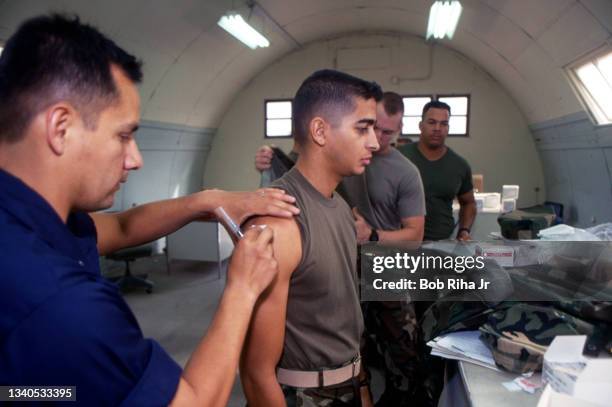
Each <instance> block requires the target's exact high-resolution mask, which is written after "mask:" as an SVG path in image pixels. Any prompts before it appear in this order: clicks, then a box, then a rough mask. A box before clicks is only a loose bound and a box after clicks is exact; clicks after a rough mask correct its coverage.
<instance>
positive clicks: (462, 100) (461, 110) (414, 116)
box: [402, 95, 470, 137]
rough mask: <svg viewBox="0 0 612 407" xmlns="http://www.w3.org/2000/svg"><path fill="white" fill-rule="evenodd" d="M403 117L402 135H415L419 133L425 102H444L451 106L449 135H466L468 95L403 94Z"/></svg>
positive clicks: (468, 108) (468, 110)
mask: <svg viewBox="0 0 612 407" xmlns="http://www.w3.org/2000/svg"><path fill="white" fill-rule="evenodd" d="M403 100H404V117H403V118H402V123H403V126H402V136H404V137H415V136H419V135H420V134H421V130H420V129H419V122H420V121H421V115H422V113H423V107H424V106H425V104H427V103H429V102H431V101H432V100H438V101H440V102H444V103H446V104H447V105H449V106H450V108H451V117H450V121H449V130H448V135H449V136H468V134H469V132H468V129H469V121H470V120H469V118H470V96H469V95H437V97H436V95H431V96H429V95H426V96H404V97H403Z"/></svg>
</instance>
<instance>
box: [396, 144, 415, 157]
mask: <svg viewBox="0 0 612 407" xmlns="http://www.w3.org/2000/svg"><path fill="white" fill-rule="evenodd" d="M397 150H398V151H399V152H400V153H401V154H402V155H404V157H415V156H416V153H417V143H406V144H402V145H401V146H398V147H397Z"/></svg>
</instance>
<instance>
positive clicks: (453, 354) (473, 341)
mask: <svg viewBox="0 0 612 407" xmlns="http://www.w3.org/2000/svg"><path fill="white" fill-rule="evenodd" d="M427 346H429V347H431V348H432V349H431V354H432V355H435V356H440V357H442V358H445V359H453V360H462V361H465V362H469V363H474V364H477V365H479V366H483V367H487V368H489V369H493V370H499V369H498V368H497V366H495V360H494V359H493V354H492V353H491V350H490V349H489V348H488V347H487V345H486V344H485V343H484V342H483V341H482V340H481V339H480V332H479V331H462V332H452V333H449V334H446V335H442V336H438V337H437V338H435V339H434V340H433V341H429V342H428V343H427Z"/></svg>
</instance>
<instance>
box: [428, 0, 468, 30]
mask: <svg viewBox="0 0 612 407" xmlns="http://www.w3.org/2000/svg"><path fill="white" fill-rule="evenodd" d="M462 10H463V7H461V3H460V2H459V1H457V0H452V1H436V2H435V3H434V4H433V5H432V6H431V9H430V10H429V23H427V39H429V38H431V37H434V38H436V39H442V38H444V37H445V36H446V37H448V38H449V39H452V38H453V35H455V29H457V23H458V22H459V17H461V11H462Z"/></svg>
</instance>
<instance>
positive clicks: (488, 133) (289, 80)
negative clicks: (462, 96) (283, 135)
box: [204, 34, 545, 205]
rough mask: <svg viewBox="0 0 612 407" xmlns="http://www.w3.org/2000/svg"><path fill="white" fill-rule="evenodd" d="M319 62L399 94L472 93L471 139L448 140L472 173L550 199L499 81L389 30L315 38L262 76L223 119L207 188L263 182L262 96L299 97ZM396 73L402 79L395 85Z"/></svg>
mask: <svg viewBox="0 0 612 407" xmlns="http://www.w3.org/2000/svg"><path fill="white" fill-rule="evenodd" d="M431 50H432V52H433V55H432V61H433V64H432V65H433V66H432V67H431V68H432V69H431V72H430V58H429V55H430V54H429V53H430V51H431ZM374 57H376V58H374ZM321 68H336V69H340V70H344V71H347V72H350V73H352V74H355V75H358V76H360V77H363V78H366V79H370V80H375V81H377V82H378V83H379V84H380V85H381V86H382V87H383V89H385V90H390V91H395V92H398V93H400V94H423V93H469V94H471V96H472V97H471V115H472V116H471V120H470V137H469V138H449V140H448V144H449V145H450V146H451V147H452V148H453V149H455V150H456V151H457V152H458V153H459V154H461V155H463V156H464V157H465V158H466V159H467V160H468V161H469V162H470V164H471V166H472V170H473V172H474V173H482V174H484V180H485V189H486V190H487V191H498V190H501V186H502V185H503V184H519V185H520V186H521V197H520V199H519V204H520V205H530V204H534V203H536V192H535V188H539V189H540V192H539V194H538V195H537V200H540V201H542V200H543V199H544V197H545V195H544V191H543V188H544V182H543V175H542V167H541V163H540V158H539V156H538V154H537V152H536V149H535V146H534V143H533V139H532V136H531V132H530V130H529V128H528V125H527V122H526V120H525V118H524V117H523V116H522V114H521V113H520V111H519V109H518V107H517V105H516V103H515V102H514V101H513V100H512V99H511V98H510V96H509V95H508V93H507V92H506V91H505V90H504V89H503V88H502V87H501V86H500V85H499V83H498V82H497V81H495V79H493V78H492V77H491V76H490V75H488V74H487V73H486V72H484V71H483V70H482V69H481V68H480V67H478V66H477V65H475V64H474V63H473V62H472V61H470V60H469V59H467V58H466V57H465V56H463V55H461V54H459V53H457V52H455V51H452V50H450V49H448V48H444V47H442V46H435V47H433V48H431V49H430V47H429V45H427V44H426V43H425V42H424V41H423V40H422V39H420V38H418V37H413V36H397V35H383V34H381V35H359V34H356V35H347V36H343V37H340V38H337V39H332V40H327V41H317V42H314V43H312V44H310V45H308V46H306V47H304V48H302V49H300V50H298V51H296V52H293V53H291V54H289V55H286V56H284V57H282V58H281V59H280V60H278V61H276V62H275V63H273V64H272V65H270V66H269V67H267V68H266V69H265V70H264V71H263V72H261V73H260V74H259V75H257V76H256V77H255V78H254V79H253V80H252V81H251V82H250V83H249V84H248V85H247V86H246V87H245V88H244V89H243V90H242V91H241V92H240V93H239V94H238V95H237V96H236V98H235V99H234V101H233V103H232V104H231V106H230V108H229V109H228V111H227V112H226V114H225V115H224V117H223V120H222V122H221V125H220V126H219V128H218V131H217V134H216V135H215V138H214V140H213V146H212V150H211V154H210V156H209V158H208V160H207V163H206V171H205V173H204V185H205V186H206V187H221V188H226V189H231V190H239V189H247V188H254V187H256V186H257V185H258V183H259V176H258V173H257V172H256V171H255V169H254V166H253V157H254V154H255V150H256V149H257V147H258V146H260V145H261V144H264V143H269V142H270V141H269V140H265V139H264V135H263V131H264V99H266V98H268V99H270V98H291V97H293V96H294V94H295V91H296V90H297V88H298V86H299V85H300V83H301V82H302V81H303V80H304V78H306V77H307V76H308V75H309V74H311V73H312V72H313V71H315V70H317V69H321ZM392 77H397V78H401V80H400V81H399V83H397V81H395V80H392ZM418 78H421V79H418ZM393 82H394V83H395V84H394V83H393ZM276 144H277V145H279V146H281V147H283V148H284V149H285V150H287V151H288V150H289V149H290V146H291V144H292V141H291V140H287V139H283V140H279V141H276Z"/></svg>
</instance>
